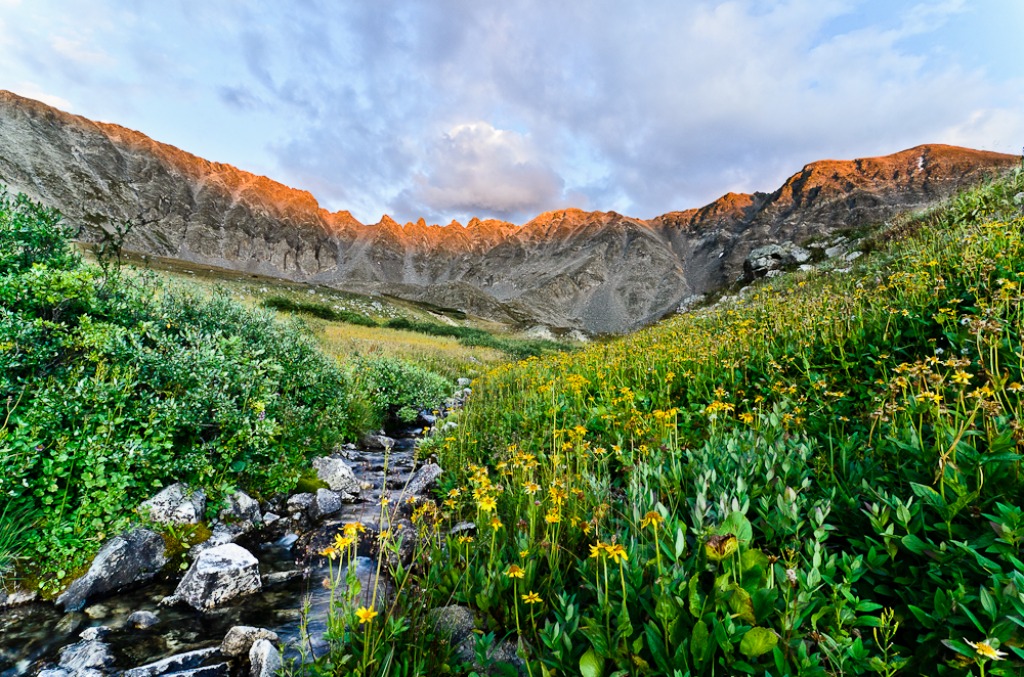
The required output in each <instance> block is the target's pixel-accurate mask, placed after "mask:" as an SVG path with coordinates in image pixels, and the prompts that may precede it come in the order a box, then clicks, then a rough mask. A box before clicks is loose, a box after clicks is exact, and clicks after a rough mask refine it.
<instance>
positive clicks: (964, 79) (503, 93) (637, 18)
mask: <svg viewBox="0 0 1024 677" xmlns="http://www.w3.org/2000/svg"><path fill="white" fill-rule="evenodd" d="M993 2H995V0H993ZM0 3H5V4H0V7H12V6H11V4H10V0H0ZM1015 3H1016V4H1019V0H1000V2H999V3H996V4H999V5H1000V7H999V8H997V9H996V10H994V11H990V12H989V13H990V14H992V16H993V19H992V21H997V20H998V19H997V18H995V17H998V16H1001V15H1005V16H1009V14H1010V13H1017V14H1019V13H1020V11H1021V10H1020V9H1019V8H1018V7H1017V6H1016V4H1015ZM69 5H70V6H71V7H73V9H67V7H68V6H69ZM128 6H129V7H131V8H132V11H126V10H125V9H124V7H125V4H124V3H115V2H113V1H112V0H73V2H72V0H62V2H57V1H56V0H33V2H32V3H23V4H22V5H21V6H18V7H14V8H12V9H9V10H7V11H5V12H3V13H2V14H0V24H4V25H3V26H2V27H3V28H4V29H5V30H3V31H0V80H4V79H6V80H8V81H9V82H10V83H18V82H24V83H32V84H33V85H34V86H35V87H36V90H37V93H39V94H40V95H42V96H45V95H49V96H50V97H51V98H50V99H49V100H50V101H51V102H54V101H56V99H54V98H52V97H58V98H61V99H68V100H72V101H74V102H75V104H76V105H78V106H81V107H82V110H81V111H80V112H82V113H83V114H88V115H91V116H93V117H97V118H102V119H108V120H115V121H118V122H121V123H123V124H127V125H129V126H132V125H134V126H137V127H139V128H140V129H141V130H142V131H144V132H146V133H149V134H152V135H153V136H154V137H156V138H158V139H161V140H168V141H171V142H172V143H173V142H176V140H177V143H178V145H182V147H184V148H186V150H189V151H192V152H195V153H197V154H200V155H204V154H206V155H211V156H213V159H218V160H223V161H228V162H232V163H234V164H237V165H239V166H242V167H243V168H246V167H252V166H254V165H258V166H263V167H269V168H271V169H275V165H276V171H275V172H272V173H274V174H276V176H277V177H279V178H281V179H283V180H285V181H286V182H289V183H292V184H294V185H296V186H297V187H301V188H306V189H309V190H312V191H313V192H314V193H315V194H316V195H317V197H318V198H320V199H321V200H322V201H323V202H325V203H326V204H327V205H328V206H330V207H332V208H344V209H350V210H352V211H353V213H355V215H356V216H357V217H358V218H360V219H361V220H364V221H366V220H375V219H376V218H377V217H378V216H379V215H380V214H381V213H382V212H384V211H388V212H390V213H392V214H394V215H395V216H396V217H398V218H400V219H415V218H417V217H418V216H420V215H424V216H428V217H431V216H433V217H434V218H437V219H438V220H442V219H446V218H447V217H449V216H455V215H459V216H460V217H461V215H463V214H466V213H469V212H473V211H478V215H480V216H488V215H497V216H503V217H506V218H523V219H525V218H529V217H530V216H532V215H533V214H532V213H530V212H531V211H542V210H545V209H550V208H553V207H557V206H562V205H564V204H565V203H566V201H568V200H574V201H575V200H585V201H586V203H587V204H586V205H585V206H587V207H589V208H595V209H615V210H617V211H624V212H626V213H629V214H633V215H637V216H653V215H655V214H657V213H661V212H664V211H668V210H671V209H679V208H686V207H690V206H696V205H699V204H701V203H704V202H707V201H709V200H711V199H714V198H715V197H717V195H719V194H721V193H723V192H725V191H727V190H771V189H774V188H775V187H777V186H778V184H779V182H780V181H781V180H782V179H783V178H784V177H785V176H787V175H788V174H790V173H792V172H793V171H795V170H797V169H798V168H799V167H801V166H802V165H803V164H805V163H807V162H810V161H813V160H816V159H821V158H825V157H834V158H842V157H858V156H866V155H874V154H880V153H886V152H893V151H896V150H900V149H902V148H906V147H910V146H913V145H916V144H918V143H925V142H929V141H940V142H947V143H962V144H965V145H973V146H980V147H993V148H996V149H999V150H1010V149H1011V148H1010V147H1012V149H1013V150H1014V151H1015V150H1016V149H1017V147H1018V146H1019V142H1018V141H1016V140H1013V139H1016V138H1019V137H1020V136H1021V135H1022V134H1024V129H1022V127H1024V102H1022V100H1021V97H1020V94H1017V93H1015V92H1020V91H1024V88H1022V87H1021V83H1020V82H1019V81H1013V82H1011V81H1009V80H1008V78H1009V77H1011V76H1010V75H1007V72H1008V71H1010V70H1013V69H1012V68H1007V67H1006V66H1005V63H1016V62H1017V61H1019V59H1003V60H1002V61H1001V62H1000V63H997V62H996V59H995V58H994V57H992V56H991V54H992V52H991V51H985V50H979V49H973V48H972V46H975V45H976V43H977V40H975V41H974V43H972V42H971V40H967V39H963V38H964V35H966V34H962V33H957V31H956V29H957V27H958V26H961V25H967V24H970V25H971V26H973V27H974V28H973V29H972V30H980V29H979V28H978V26H979V22H980V23H981V24H984V23H985V21H987V16H988V14H985V13H984V12H986V11H987V10H988V6H987V5H986V8H985V9H979V8H978V7H976V6H975V3H968V2H966V0H918V2H917V3H916V4H909V3H891V2H888V1H887V0H780V1H779V2H766V1H765V0H730V1H727V2H721V1H712V0H694V1H693V2H686V3H682V2H678V0H649V2H645V3H643V4H642V5H637V4H636V3H633V4H630V3H622V2H619V1H618V0H591V1H590V2H587V3H558V2H550V1H549V0H505V1H504V2H502V3H481V2H479V1H478V0H436V1H435V2H430V3H420V2H415V1H413V0H392V1H391V2H386V3H381V2H374V3H358V2H357V3H334V2H327V1H324V0H302V1H301V2H296V3H290V4H280V3H278V4H273V3H264V4H262V5H259V4H253V3H209V2H203V1H202V0H178V1H177V2H174V3H157V4H151V3H137V2H136V3H130V4H129V5H128ZM967 19H970V21H967ZM15 26H17V27H18V28H19V30H18V31H14V30H12V29H13V27H15ZM953 38H960V39H959V40H957V39H953ZM1009 49H1012V48H1008V50H1009ZM1016 49H1017V51H1018V55H1019V46H1018V47H1017V48H1016ZM981 55H984V56H981ZM982 59H987V60H982ZM1015 75H1016V74H1015ZM0 85H2V86H11V85H9V84H7V85H5V84H3V83H2V82H0ZM23 93H25V92H24V90H23ZM27 95H29V96H31V95H32V94H27ZM37 98H38V97H37ZM63 103H64V104H67V101H64V102H63ZM62 107H64V106H62ZM453 121H456V122H460V124H453ZM465 121H476V122H468V123H467V122H465ZM185 132H187V133H185ZM992 144H996V145H995V146H993V145H992ZM1008 144H1009V146H1010V147H1008Z"/></svg>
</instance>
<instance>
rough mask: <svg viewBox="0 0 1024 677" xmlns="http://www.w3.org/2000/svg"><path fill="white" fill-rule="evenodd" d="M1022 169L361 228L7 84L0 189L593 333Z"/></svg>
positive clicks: (924, 171)
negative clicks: (523, 218) (787, 250)
mask: <svg viewBox="0 0 1024 677" xmlns="http://www.w3.org/2000/svg"><path fill="white" fill-rule="evenodd" d="M1016 162H1018V158H1017V157H1016V156H1009V155H1001V154H997V153H988V152H981V151H974V150H968V149H963V148H956V147H951V146H941V145H929V146H919V147H917V148H913V149H910V150H906V151H902V152H900V153H896V154H895V155H890V156H886V157H881V158H868V159H861V160H853V161H831V160H829V161H822V162H815V163H812V164H809V165H807V166H806V167H804V168H803V169H802V170H801V171H800V172H798V173H797V174H794V175H793V176H792V177H790V179H789V180H788V181H786V183H785V184H784V185H783V186H782V187H781V188H779V189H778V190H777V191H775V192H774V193H770V194H768V193H756V194H754V195H740V194H735V193H730V194H728V195H725V196H723V197H722V198H720V199H718V200H716V201H715V202H713V203H712V204H710V205H707V206H706V207H703V208H701V209H691V210H687V211H682V212H672V213H669V214H665V215H663V216H660V217H657V218H655V219H652V220H649V221H644V220H640V219H634V218H630V217H627V216H622V215H620V214H616V213H614V212H584V211H580V210H576V209H567V210H561V211H556V212H549V213H546V214H542V215H540V216H538V217H537V218H535V219H533V220H532V221H530V222H529V223H526V224H524V225H521V226H517V225H513V224H510V223H505V222H502V221H495V220H479V219H473V220H471V221H470V222H469V223H468V224H466V225H464V226H463V225H462V224H459V223H457V222H453V223H451V224H449V225H448V226H445V227H441V226H430V225H427V224H426V223H424V222H423V221H422V220H420V221H419V222H417V223H407V224H405V225H400V224H398V223H396V222H395V221H393V220H392V219H390V218H389V217H387V216H385V217H384V218H383V219H382V220H381V221H380V223H377V224H373V225H364V224H362V223H360V222H359V221H357V220H356V219H355V218H353V217H352V215H351V214H349V213H348V212H333V213H332V212H328V211H326V210H324V209H321V208H320V206H319V205H318V204H317V202H316V200H315V199H314V198H313V196H312V195H310V194H309V193H307V192H304V191H300V190H295V189H292V188H288V187H287V186H284V185H281V184H279V183H277V182H274V181H271V180H269V179H267V178H265V177H262V176H256V175H253V174H250V173H248V172H244V171H241V170H239V169H236V168H234V167H232V166H230V165H225V164H219V163H216V162H209V161H207V160H203V159H201V158H198V157H196V156H194V155H190V154H188V153H185V152H183V151H181V150H178V149H177V148H174V147H173V146H168V145H166V144H161V143H158V142H156V141H153V140H152V139H150V138H148V137H146V136H145V135H143V134H140V133H139V132H135V131H132V130H129V129H125V128H123V127H119V126H117V125H111V124H104V123H99V122H93V121H91V120H87V119H85V118H82V117H79V116H75V115H70V114H68V113H64V112H61V111H59V110H57V109H54V108H51V107H49V106H46V105H44V104H42V103H39V102H37V101H33V100H30V99H25V98H23V97H19V96H17V95H15V94H12V93H9V92H3V91H0V182H3V183H6V184H7V185H8V186H9V187H10V189H11V190H15V191H22V192H25V193H27V194H29V195H31V196H32V197H35V198H37V199H39V200H41V201H43V202H44V203H46V204H49V205H51V206H54V207H56V208H58V209H60V210H61V211H62V212H63V213H64V214H65V215H66V217H67V218H68V220H69V221H70V222H71V223H74V224H81V225H82V226H83V235H82V237H83V238H85V239H96V238H98V237H99V236H100V235H101V232H102V231H103V230H108V231H109V230H110V229H111V228H112V227H113V225H114V224H121V223H124V222H132V223H135V224H136V226H135V228H134V229H133V230H132V232H131V235H130V237H129V240H128V242H127V244H126V246H127V247H128V248H129V249H133V250H137V251H141V252H146V253H153V254H159V255H161V256H168V257H173V258H178V259H182V260H185V261H190V262H195V263H203V264H210V265H215V266H220V267H224V268H229V269H234V270H241V271H247V272H252V273H260V274H264V275H272V276H278V277H284V278H289V279H292V280H297V281H305V282H310V283H319V284H326V285H330V286H332V287H337V288H340V289H346V290H350V291H357V292H366V293H386V294H392V295H395V296H399V297H402V298H406V299H410V300H415V301H428V302H431V303H434V304H436V305H441V306H446V307H453V308H458V309H461V310H465V311H468V312H472V313H475V314H478V315H482V316H485V317H489V318H492V319H496V320H499V321H504V322H512V323H517V324H537V323H541V324H546V325H549V326H553V327H564V328H579V329H583V330H585V331H588V332H590V333H607V332H624V331H629V330H631V329H635V328H637V327H639V326H642V325H644V324H647V323H649V322H652V321H654V320H656V319H658V318H659V317H661V316H663V315H664V314H666V313H668V312H671V311H672V310H673V309H674V308H676V307H677V306H678V304H679V303H680V301H681V300H682V299H685V298H688V297H691V296H693V295H697V294H703V293H707V292H709V291H713V290H715V289H718V288H721V287H722V286H724V285H727V284H730V283H732V282H734V281H735V280H736V279H737V278H738V277H739V276H741V275H742V272H743V261H744V259H745V258H746V257H747V255H748V254H749V253H750V252H751V251H752V250H753V249H755V248H758V247H761V246H763V245H765V244H770V243H781V242H789V241H792V242H796V243H797V244H799V243H801V242H803V241H805V240H807V239H809V238H813V237H819V236H822V235H825V234H828V233H829V232H831V231H834V230H836V229H841V228H848V227H851V226H858V225H863V224H866V223H870V222H877V221H880V220H883V219H885V218H887V217H889V216H891V215H892V214H894V213H895V212H897V211H901V210H905V209H908V208H917V207H921V206H925V205H927V204H929V203H932V202H934V201H935V200H937V199H941V198H943V197H946V196H948V195H950V194H952V193H953V192H955V191H956V190H957V189H959V188H961V187H963V186H965V185H967V184H970V183H972V182H976V181H978V180H979V179H980V178H981V177H982V176H983V175H985V174H989V173H992V172H996V171H1000V170H1002V169H1004V168H1006V167H1008V166H1011V165H1013V164H1015V163H1016Z"/></svg>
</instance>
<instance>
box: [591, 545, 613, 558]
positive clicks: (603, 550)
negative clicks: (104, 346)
mask: <svg viewBox="0 0 1024 677" xmlns="http://www.w3.org/2000/svg"><path fill="white" fill-rule="evenodd" d="M609 547H610V546H609V545H608V544H607V543H602V542H601V541H598V542H597V544H596V545H592V546H590V556H591V557H598V556H601V555H607V554H608V549H609Z"/></svg>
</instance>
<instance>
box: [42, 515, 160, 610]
mask: <svg viewBox="0 0 1024 677" xmlns="http://www.w3.org/2000/svg"><path fill="white" fill-rule="evenodd" d="M165 564H167V555H166V554H165V553H164V539H163V538H162V537H161V536H160V535H158V534H156V533H154V532H152V531H149V530H148V529H135V530H134V531H130V532H128V533H127V534H123V535H121V536H117V537H115V538H112V539H111V540H110V541H108V542H107V543H106V545H104V546H103V547H102V548H101V549H100V551H99V553H98V554H97V555H96V558H95V559H94V560H93V561H92V564H91V565H90V566H89V571H87V572H86V574H85V575H84V576H82V577H81V578H79V579H78V580H76V581H75V582H73V583H72V584H71V585H70V586H68V588H67V590H65V591H64V592H63V593H62V594H61V595H60V596H59V597H58V598H57V604H58V605H59V606H61V607H63V608H64V609H66V610H69V611H75V610H78V609H81V608H82V606H84V605H85V603H86V601H88V600H89V599H90V598H93V597H98V596H100V595H107V594H110V593H113V592H116V591H118V590H121V589H123V588H126V587H128V586H130V585H134V584H136V583H141V582H144V581H148V580H149V579H151V578H153V577H154V576H155V575H156V574H157V573H158V572H159V571H160V569H162V568H163V567H164V565H165Z"/></svg>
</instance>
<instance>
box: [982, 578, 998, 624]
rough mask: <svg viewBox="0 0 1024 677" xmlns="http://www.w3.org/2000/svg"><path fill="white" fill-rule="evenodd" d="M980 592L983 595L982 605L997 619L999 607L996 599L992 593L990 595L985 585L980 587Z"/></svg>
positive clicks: (993, 618) (989, 614) (986, 611)
mask: <svg viewBox="0 0 1024 677" xmlns="http://www.w3.org/2000/svg"><path fill="white" fill-rule="evenodd" d="M978 594H979V595H980V596H981V606H982V608H983V609H985V613H987V614H988V617H989V618H991V619H992V620H995V619H996V613H997V612H998V609H997V608H996V601H995V600H994V599H992V595H990V594H989V592H988V590H986V589H985V586H981V587H980V588H978Z"/></svg>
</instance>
